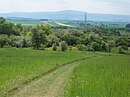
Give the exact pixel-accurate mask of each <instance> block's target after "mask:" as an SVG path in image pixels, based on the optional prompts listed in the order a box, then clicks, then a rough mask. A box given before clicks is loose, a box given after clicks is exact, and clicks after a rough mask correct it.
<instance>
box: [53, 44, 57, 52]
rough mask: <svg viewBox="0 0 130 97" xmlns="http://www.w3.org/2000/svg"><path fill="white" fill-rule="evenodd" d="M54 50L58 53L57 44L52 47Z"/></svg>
mask: <svg viewBox="0 0 130 97" xmlns="http://www.w3.org/2000/svg"><path fill="white" fill-rule="evenodd" d="M52 50H53V51H57V45H56V43H54V44H53V45H52Z"/></svg>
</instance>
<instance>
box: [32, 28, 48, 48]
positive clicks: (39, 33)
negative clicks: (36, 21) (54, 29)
mask: <svg viewBox="0 0 130 97" xmlns="http://www.w3.org/2000/svg"><path fill="white" fill-rule="evenodd" d="M45 42H46V36H45V33H44V31H43V30H38V29H37V28H33V29H32V44H33V46H34V48H36V49H39V47H40V46H41V45H43V44H44V43H45Z"/></svg>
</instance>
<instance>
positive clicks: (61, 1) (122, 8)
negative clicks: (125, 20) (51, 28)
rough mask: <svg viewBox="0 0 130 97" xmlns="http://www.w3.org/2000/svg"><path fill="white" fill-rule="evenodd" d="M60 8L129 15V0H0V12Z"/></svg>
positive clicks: (58, 9) (54, 9)
mask: <svg viewBox="0 0 130 97" xmlns="http://www.w3.org/2000/svg"><path fill="white" fill-rule="evenodd" d="M61 10H78V11H84V12H89V13H107V14H125V15H130V0H0V13H7V12H50V11H61Z"/></svg>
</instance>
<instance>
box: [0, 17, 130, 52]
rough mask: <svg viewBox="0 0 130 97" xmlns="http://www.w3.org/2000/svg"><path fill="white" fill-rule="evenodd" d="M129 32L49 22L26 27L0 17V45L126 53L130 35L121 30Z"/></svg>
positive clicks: (129, 30) (129, 45)
mask: <svg viewBox="0 0 130 97" xmlns="http://www.w3.org/2000/svg"><path fill="white" fill-rule="evenodd" d="M121 30H122V31H127V32H130V29H128V28H127V29H126V28H118V29H115V28H108V29H107V28H101V27H100V28H98V27H97V28H79V29H78V28H68V29H58V28H52V27H51V26H49V25H37V26H25V25H21V24H13V23H10V22H7V21H6V20H5V19H4V18H2V17H1V18H0V48H3V47H16V48H30V47H31V48H33V49H37V50H40V49H41V50H44V49H46V48H52V50H54V51H57V50H58V49H59V48H60V50H61V51H66V50H67V49H68V50H72V49H73V48H75V49H78V50H81V51H104V52H111V50H112V48H118V52H119V53H127V51H128V47H130V36H129V35H121V34H120V31H121Z"/></svg>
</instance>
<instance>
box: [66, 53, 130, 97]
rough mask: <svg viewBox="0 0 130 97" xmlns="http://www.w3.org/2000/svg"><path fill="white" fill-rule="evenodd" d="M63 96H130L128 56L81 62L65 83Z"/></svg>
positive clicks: (114, 56)
mask: <svg viewBox="0 0 130 97" xmlns="http://www.w3.org/2000/svg"><path fill="white" fill-rule="evenodd" d="M64 95H65V97H130V56H125V55H112V56H105V57H97V58H95V59H90V60H86V61H84V62H82V63H81V64H80V65H79V66H78V67H77V68H76V69H75V70H74V72H73V74H72V76H71V77H70V80H69V81H68V82H67V83H66V88H65V94H64Z"/></svg>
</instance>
